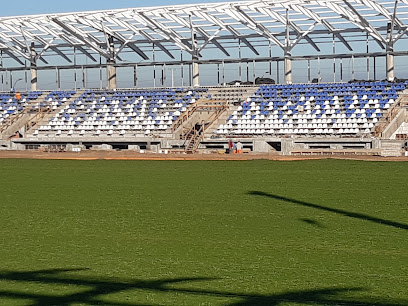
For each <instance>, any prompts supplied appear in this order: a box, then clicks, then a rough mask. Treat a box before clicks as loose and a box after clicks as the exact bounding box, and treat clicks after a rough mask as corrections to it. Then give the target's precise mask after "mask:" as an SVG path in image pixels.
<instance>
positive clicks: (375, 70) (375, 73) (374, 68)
mask: <svg viewBox="0 0 408 306" xmlns="http://www.w3.org/2000/svg"><path fill="white" fill-rule="evenodd" d="M373 60H374V63H373V65H374V67H373V70H374V81H375V80H377V68H376V65H377V61H376V57H375V56H373Z"/></svg>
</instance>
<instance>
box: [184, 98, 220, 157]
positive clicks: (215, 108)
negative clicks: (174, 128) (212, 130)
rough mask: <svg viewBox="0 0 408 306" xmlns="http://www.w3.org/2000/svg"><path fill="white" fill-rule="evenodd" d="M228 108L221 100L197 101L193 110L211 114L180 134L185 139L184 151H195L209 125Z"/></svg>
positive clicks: (190, 152) (189, 152)
mask: <svg viewBox="0 0 408 306" xmlns="http://www.w3.org/2000/svg"><path fill="white" fill-rule="evenodd" d="M227 109H228V103H227V102H226V101H222V100H204V101H199V102H197V105H196V107H195V111H198V110H203V111H209V112H211V115H210V116H209V117H208V118H207V119H206V120H203V121H202V122H195V123H194V125H193V126H192V127H191V128H189V129H187V130H186V132H184V133H183V134H182V138H183V139H184V140H185V147H184V151H185V152H186V153H188V154H192V153H196V152H197V149H198V146H199V145H200V143H201V141H202V140H203V138H204V136H205V132H206V131H207V130H208V128H209V127H210V126H212V124H213V123H214V122H215V121H216V120H217V119H218V118H219V117H220V116H221V115H222V114H223V113H224V112H225V111H226V110H227Z"/></svg>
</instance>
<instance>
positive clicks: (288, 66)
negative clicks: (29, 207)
mask: <svg viewBox="0 0 408 306" xmlns="http://www.w3.org/2000/svg"><path fill="white" fill-rule="evenodd" d="M285 40H286V44H285V49H284V53H285V54H284V56H285V82H286V84H292V59H291V58H290V57H291V56H292V54H291V50H290V32H289V9H286V38H285Z"/></svg>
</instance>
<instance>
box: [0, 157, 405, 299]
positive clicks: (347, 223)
mask: <svg viewBox="0 0 408 306" xmlns="http://www.w3.org/2000/svg"><path fill="white" fill-rule="evenodd" d="M407 169H408V164H407V163H402V162H381V163H379V162H359V161H338V160H321V161H299V162H274V161H235V162H233V161H213V162H212V161H52V160H51V161H41V160H0V173H1V175H0V184H1V185H0V186H1V187H0V190H1V191H0V212H1V214H0V234H1V235H0V304H1V305H302V304H308V305H310V304H312V305H373V304H376V305H383V306H385V305H408V286H407V284H408V265H407V263H408V204H407V203H408V199H407V187H406V186H407V182H408V172H407Z"/></svg>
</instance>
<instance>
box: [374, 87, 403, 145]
mask: <svg viewBox="0 0 408 306" xmlns="http://www.w3.org/2000/svg"><path fill="white" fill-rule="evenodd" d="M407 105H408V94H401V95H400V96H399V98H398V99H397V101H396V102H395V104H394V105H393V106H392V107H391V109H390V110H389V111H388V112H387V114H386V115H385V117H384V118H383V119H381V121H380V122H379V124H377V125H376V126H375V127H374V136H375V137H379V136H380V135H381V134H382V133H383V132H384V131H385V129H386V127H387V126H388V124H390V123H391V121H392V120H394V118H395V117H396V116H397V114H398V113H399V111H400V110H401V108H402V107H404V106H407Z"/></svg>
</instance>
